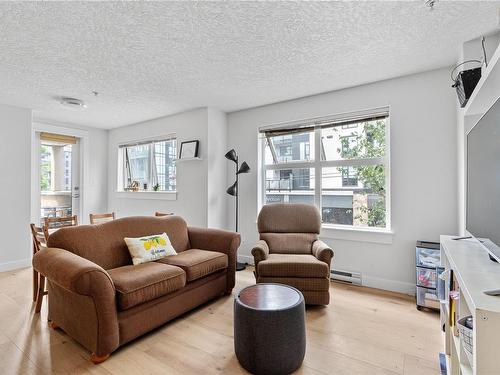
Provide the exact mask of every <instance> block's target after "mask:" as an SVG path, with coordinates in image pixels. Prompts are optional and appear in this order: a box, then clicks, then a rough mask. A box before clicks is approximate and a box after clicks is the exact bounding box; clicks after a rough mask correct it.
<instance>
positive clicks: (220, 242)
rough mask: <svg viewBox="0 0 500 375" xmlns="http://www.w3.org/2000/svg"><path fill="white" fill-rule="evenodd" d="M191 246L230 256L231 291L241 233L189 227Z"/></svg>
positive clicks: (229, 290) (228, 272) (229, 289)
mask: <svg viewBox="0 0 500 375" xmlns="http://www.w3.org/2000/svg"><path fill="white" fill-rule="evenodd" d="M188 236H189V242H190V244H191V248H193V249H202V250H210V251H218V252H220V253H224V254H226V255H227V258H228V270H227V286H226V293H227V294H229V293H231V290H232V289H233V288H234V284H235V273H236V256H237V251H238V247H239V246H240V243H241V236H240V235H239V233H236V232H231V231H227V230H221V229H210V228H197V227H188Z"/></svg>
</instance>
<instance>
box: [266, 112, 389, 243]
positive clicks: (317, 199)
mask: <svg viewBox="0 0 500 375" xmlns="http://www.w3.org/2000/svg"><path fill="white" fill-rule="evenodd" d="M380 112H387V113H389V116H388V117H387V118H386V126H385V139H386V149H385V155H384V156H383V157H380V158H370V159H354V160H321V154H320V153H321V148H320V147H318V145H319V144H320V143H321V130H320V128H319V127H315V129H314V141H315V146H316V147H315V155H314V160H311V161H300V162H286V163H281V164H274V165H264V160H265V139H261V137H260V136H259V142H258V143H259V144H258V147H259V155H260V160H259V168H260V169H261V171H260V172H261V173H260V174H259V175H260V184H259V185H260V189H259V192H258V203H259V207H258V211H260V209H261V208H262V206H264V205H265V199H266V193H265V192H266V170H280V169H284V168H314V170H315V171H314V173H315V176H317V177H316V178H315V188H314V205H315V206H316V207H318V209H319V210H320V212H321V178H319V176H321V169H322V168H324V167H342V166H357V165H378V164H382V165H384V167H385V175H386V177H385V191H386V227H385V228H376V227H356V226H351V225H336V224H327V223H324V224H323V223H322V224H321V228H322V230H321V235H320V236H321V237H325V238H335V239H342V240H347V241H366V242H375V243H386V244H390V243H392V236H393V234H394V233H393V231H392V222H391V211H392V210H391V157H390V156H391V139H390V134H391V132H390V128H391V124H390V108H389V107H381V108H376V109H372V110H364V111H359V112H350V113H344V114H340V115H332V116H326V117H318V118H314V119H304V120H298V121H292V122H286V123H279V124H275V125H268V126H263V127H260V128H259V132H262V131H263V130H270V129H273V130H275V129H280V128H283V129H285V128H293V127H294V126H297V127H300V126H301V125H303V124H304V123H309V124H311V123H313V122H324V121H329V120H331V121H339V120H349V118H357V117H370V116H373V115H374V114H376V113H380Z"/></svg>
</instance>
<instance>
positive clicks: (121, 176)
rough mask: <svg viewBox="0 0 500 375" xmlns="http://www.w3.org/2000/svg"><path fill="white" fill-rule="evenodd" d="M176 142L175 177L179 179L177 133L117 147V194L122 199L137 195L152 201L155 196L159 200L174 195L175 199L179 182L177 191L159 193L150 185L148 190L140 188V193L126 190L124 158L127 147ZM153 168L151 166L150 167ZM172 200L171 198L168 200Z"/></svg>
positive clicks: (124, 143) (126, 143) (122, 143)
mask: <svg viewBox="0 0 500 375" xmlns="http://www.w3.org/2000/svg"><path fill="white" fill-rule="evenodd" d="M172 140H175V142H176V155H175V158H174V159H173V160H174V163H175V166H176V170H175V176H176V179H177V161H178V157H177V145H178V143H179V142H178V138H177V136H176V134H175V133H171V134H166V135H161V136H155V137H150V138H144V139H139V140H134V141H128V142H121V143H119V144H118V145H117V150H116V152H117V154H118V157H117V181H116V192H117V193H119V196H118V197H120V198H129V197H131V196H132V195H137V194H141V195H144V196H147V197H151V199H153V198H155V199H156V197H153V196H154V195H157V196H158V199H164V198H161V197H160V196H166V195H169V194H170V195H172V196H173V197H174V198H173V199H175V197H176V194H177V181H176V184H175V190H159V191H154V190H152V186H151V187H150V186H149V184H148V190H143V189H142V187H141V186H140V189H139V190H138V191H128V190H125V180H126V172H125V168H127V167H126V160H125V158H124V152H123V149H126V148H127V147H133V146H139V145H149V146H150V147H151V145H153V146H154V144H155V143H158V142H166V141H172ZM150 168H151V165H150ZM168 199H170V198H168Z"/></svg>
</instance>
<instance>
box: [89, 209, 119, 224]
mask: <svg viewBox="0 0 500 375" xmlns="http://www.w3.org/2000/svg"><path fill="white" fill-rule="evenodd" d="M89 217H90V224H101V223H106V222H108V221H112V220H115V213H114V212H111V213H110V214H89Z"/></svg>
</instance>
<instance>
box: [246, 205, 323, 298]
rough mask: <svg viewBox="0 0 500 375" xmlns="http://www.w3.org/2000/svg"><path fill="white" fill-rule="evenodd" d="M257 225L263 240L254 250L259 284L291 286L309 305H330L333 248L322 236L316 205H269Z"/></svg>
mask: <svg viewBox="0 0 500 375" xmlns="http://www.w3.org/2000/svg"><path fill="white" fill-rule="evenodd" d="M257 226H258V230H259V234H260V241H258V242H257V244H256V245H255V246H254V247H253V249H252V255H253V257H254V262H255V277H256V279H257V283H281V284H287V285H291V286H293V287H295V288H297V289H299V290H300V291H301V292H302V294H303V295H304V299H305V301H306V303H307V304H310V305H328V303H329V302H330V293H329V287H330V264H331V261H332V258H333V250H332V249H331V248H330V247H329V246H328V245H327V244H325V243H324V242H323V241H321V240H319V239H318V235H319V232H320V229H321V217H320V215H319V212H318V210H317V209H316V207H314V206H312V205H307V204H288V203H276V204H268V205H266V206H264V207H262V210H261V211H260V213H259V217H258V219H257Z"/></svg>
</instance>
